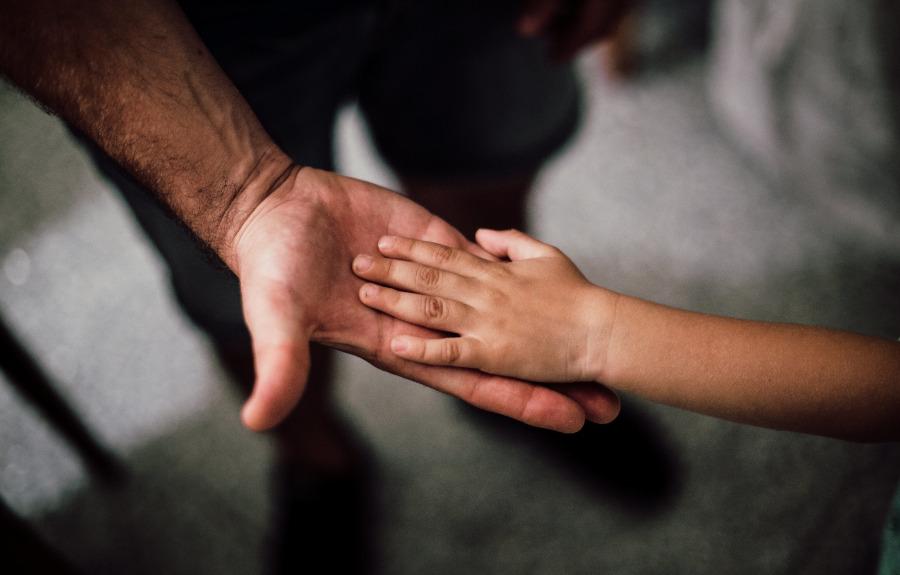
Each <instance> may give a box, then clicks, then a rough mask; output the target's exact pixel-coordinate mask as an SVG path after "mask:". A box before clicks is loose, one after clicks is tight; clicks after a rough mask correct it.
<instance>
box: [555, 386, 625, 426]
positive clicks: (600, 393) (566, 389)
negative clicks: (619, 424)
mask: <svg viewBox="0 0 900 575" xmlns="http://www.w3.org/2000/svg"><path fill="white" fill-rule="evenodd" d="M554 389H556V390H558V391H560V392H561V393H564V394H566V395H567V396H569V397H571V398H572V399H574V400H575V401H576V402H578V405H580V406H581V407H582V409H584V415H585V417H586V418H587V419H588V420H590V421H593V422H594V423H609V422H611V421H612V420H614V419H615V418H616V417H618V415H619V410H620V409H621V402H620V400H619V396H618V395H616V393H615V392H614V391H612V390H611V389H609V388H607V387H605V386H603V385H600V384H598V383H593V382H583V383H566V384H560V385H559V386H556V387H554Z"/></svg>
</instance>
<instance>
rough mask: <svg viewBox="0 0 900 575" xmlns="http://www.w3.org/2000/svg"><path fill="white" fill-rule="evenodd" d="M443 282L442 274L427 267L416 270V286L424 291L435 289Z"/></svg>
mask: <svg viewBox="0 0 900 575" xmlns="http://www.w3.org/2000/svg"><path fill="white" fill-rule="evenodd" d="M440 281H441V272H440V271H438V270H436V269H434V268H429V267H425V266H419V267H418V268H417V269H416V285H417V286H418V287H420V288H424V289H434V288H436V287H437V286H438V284H439V283H440Z"/></svg>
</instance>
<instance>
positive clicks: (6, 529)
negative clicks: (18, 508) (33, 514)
mask: <svg viewBox="0 0 900 575" xmlns="http://www.w3.org/2000/svg"><path fill="white" fill-rule="evenodd" d="M0 533H2V534H3V536H2V537H0V557H2V558H3V559H2V569H3V572H4V573H54V574H58V575H77V574H78V573H79V572H78V571H76V570H75V568H74V567H72V565H70V564H69V562H68V561H67V560H66V559H65V558H64V557H63V556H62V555H60V554H59V552H57V551H56V550H55V549H53V548H52V547H51V546H50V545H48V544H47V543H46V542H45V541H44V540H43V538H41V537H40V535H38V534H37V533H35V531H34V530H33V529H32V528H31V526H30V525H28V523H26V522H25V521H23V520H22V519H20V518H19V517H18V516H17V515H16V514H15V513H13V512H12V511H11V510H10V509H9V507H8V506H7V505H6V502H5V501H3V499H2V498H0Z"/></svg>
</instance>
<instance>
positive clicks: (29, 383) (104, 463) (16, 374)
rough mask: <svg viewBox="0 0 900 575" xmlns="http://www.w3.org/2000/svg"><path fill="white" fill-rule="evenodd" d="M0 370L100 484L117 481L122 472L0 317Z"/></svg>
mask: <svg viewBox="0 0 900 575" xmlns="http://www.w3.org/2000/svg"><path fill="white" fill-rule="evenodd" d="M0 349H2V350H3V353H2V354H0V370H2V371H3V372H4V373H5V374H6V376H7V377H8V378H9V380H10V382H11V383H12V384H13V386H14V387H15V388H16V389H17V390H18V391H19V393H21V394H22V396H24V397H25V398H26V399H28V401H30V402H31V403H32V404H33V405H34V406H35V407H37V408H38V409H39V410H40V411H41V412H42V413H43V414H44V416H45V417H46V418H47V420H48V421H49V422H50V424H51V425H52V426H53V427H54V429H56V431H57V432H58V433H59V434H60V435H61V436H62V437H63V438H65V439H66V441H68V442H69V443H70V444H71V445H72V446H73V447H74V448H75V450H76V451H77V453H78V455H79V457H81V459H82V461H83V462H84V464H85V465H86V466H87V468H88V469H89V470H90V472H91V473H93V474H94V475H95V476H96V477H98V478H100V479H103V480H114V479H117V478H119V477H120V476H121V475H122V473H123V469H122V467H121V465H120V463H119V462H118V461H117V460H116V458H115V457H114V456H113V455H112V454H111V453H110V452H109V450H107V449H106V448H105V447H103V446H102V445H100V443H99V442H98V441H97V440H96V439H95V438H94V436H93V435H91V433H90V431H88V429H87V427H86V426H85V425H84V423H83V422H82V421H81V419H79V417H78V416H77V415H76V414H75V412H74V411H72V408H71V407H69V405H68V404H67V403H66V402H65V400H63V398H62V397H60V395H59V394H58V393H57V392H56V390H55V389H54V388H53V384H52V382H51V381H50V378H49V377H48V376H47V374H45V373H44V371H43V370H42V369H41V367H40V366H39V365H38V364H37V362H36V361H35V360H34V358H32V357H31V355H30V354H29V353H28V350H26V349H25V348H24V347H23V346H22V344H20V343H19V341H18V340H17V339H16V337H15V335H14V334H13V333H12V331H11V330H10V328H9V327H8V326H7V325H6V323H5V322H4V321H3V318H2V317H0Z"/></svg>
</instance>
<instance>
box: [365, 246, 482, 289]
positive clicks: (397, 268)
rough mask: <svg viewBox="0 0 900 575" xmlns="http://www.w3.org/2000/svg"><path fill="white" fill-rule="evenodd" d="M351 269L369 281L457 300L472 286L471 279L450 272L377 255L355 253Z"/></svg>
mask: <svg viewBox="0 0 900 575" xmlns="http://www.w3.org/2000/svg"><path fill="white" fill-rule="evenodd" d="M353 271H354V272H356V275H358V276H359V277H361V278H364V279H367V280H369V281H373V282H376V283H380V284H384V285H389V286H392V287H395V288H400V289H403V290H406V291H411V292H416V293H423V294H430V295H439V296H445V297H453V298H456V299H459V298H465V296H466V295H468V294H470V293H472V289H473V288H472V285H471V280H469V279H468V278H464V277H463V276H461V275H458V274H455V273H453V272H448V271H443V270H439V269H437V268H432V267H428V266H424V265H422V264H417V263H413V262H408V261H404V260H394V259H387V258H383V257H380V256H375V257H372V256H368V255H359V256H356V259H354V260H353Z"/></svg>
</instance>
